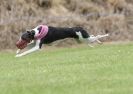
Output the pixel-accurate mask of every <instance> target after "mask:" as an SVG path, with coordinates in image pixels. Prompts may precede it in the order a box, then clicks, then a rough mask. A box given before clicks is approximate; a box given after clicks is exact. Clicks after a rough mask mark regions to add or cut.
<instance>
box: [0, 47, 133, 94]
mask: <svg viewBox="0 0 133 94" xmlns="http://www.w3.org/2000/svg"><path fill="white" fill-rule="evenodd" d="M132 93H133V44H120V45H102V46H97V47H95V48H89V47H87V46H80V47H72V48H54V49H52V48H51V49H47V50H43V51H40V52H36V53H33V54H31V55H28V56H25V57H22V58H14V53H12V52H6V53H4V52H1V53H0V94H132Z"/></svg>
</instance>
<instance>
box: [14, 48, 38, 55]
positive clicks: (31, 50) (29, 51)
mask: <svg viewBox="0 0 133 94" xmlns="http://www.w3.org/2000/svg"><path fill="white" fill-rule="evenodd" d="M37 50H39V46H35V47H33V48H32V49H30V50H28V51H25V52H23V53H21V54H17V55H16V57H21V56H24V55H27V54H29V53H32V52H34V51H37Z"/></svg>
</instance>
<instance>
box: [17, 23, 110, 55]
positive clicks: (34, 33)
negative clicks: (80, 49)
mask: <svg viewBox="0 0 133 94" xmlns="http://www.w3.org/2000/svg"><path fill="white" fill-rule="evenodd" d="M107 36H109V35H108V34H105V35H97V36H94V35H89V34H88V33H87V31H86V30H84V29H83V28H82V27H71V28H67V27H62V28H61V27H52V26H47V25H39V26H37V27H36V28H34V29H32V30H30V31H26V32H25V33H23V34H22V35H21V37H20V39H19V41H18V42H17V43H16V46H17V47H18V50H17V52H16V57H21V56H24V55H26V54H29V53H32V52H34V51H37V50H39V49H41V47H42V44H49V43H52V42H54V41H56V40H60V39H65V38H74V39H76V40H80V41H82V40H84V41H86V42H87V43H88V45H89V46H91V45H90V43H92V42H95V41H96V42H98V43H100V44H101V43H102V42H101V41H99V39H100V38H103V37H107ZM32 44H35V45H34V47H32V48H31V49H29V50H27V51H25V52H22V53H20V51H21V50H23V49H24V48H25V47H27V46H30V45H32ZM91 47H92V46H91Z"/></svg>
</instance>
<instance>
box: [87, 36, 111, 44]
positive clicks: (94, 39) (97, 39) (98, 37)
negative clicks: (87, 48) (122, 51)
mask: <svg viewBox="0 0 133 94" xmlns="http://www.w3.org/2000/svg"><path fill="white" fill-rule="evenodd" d="M107 36H109V34H105V35H97V36H94V35H91V36H90V37H89V38H88V41H89V42H92V43H93V42H95V41H96V42H98V43H99V44H101V43H102V42H101V41H100V40H99V39H101V38H104V37H107Z"/></svg>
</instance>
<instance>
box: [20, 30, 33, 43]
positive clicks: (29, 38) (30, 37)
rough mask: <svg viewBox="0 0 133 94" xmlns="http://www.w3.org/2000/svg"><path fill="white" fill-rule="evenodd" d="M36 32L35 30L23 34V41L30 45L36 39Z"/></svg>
mask: <svg viewBox="0 0 133 94" xmlns="http://www.w3.org/2000/svg"><path fill="white" fill-rule="evenodd" d="M34 35H35V32H34V30H32V31H26V32H24V33H23V34H22V36H21V40H23V41H26V42H28V43H30V42H31V41H32V40H33V39H34Z"/></svg>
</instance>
